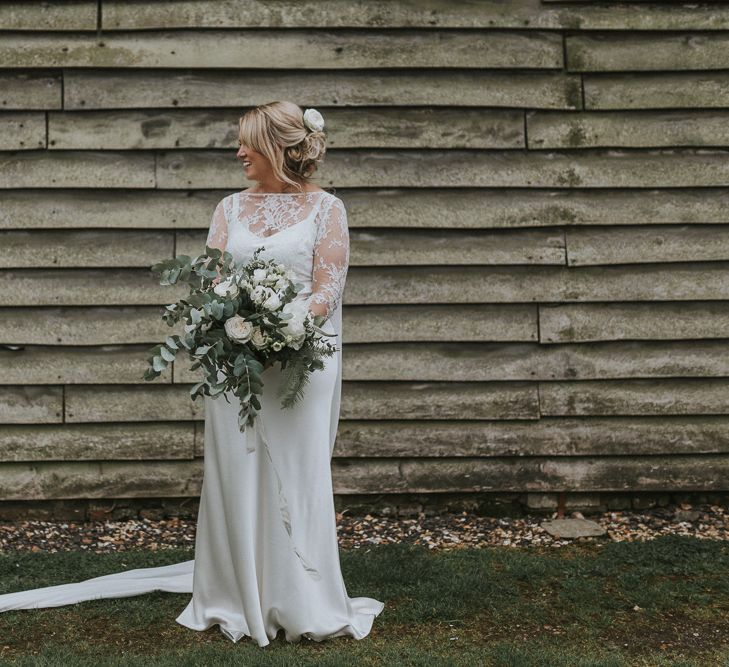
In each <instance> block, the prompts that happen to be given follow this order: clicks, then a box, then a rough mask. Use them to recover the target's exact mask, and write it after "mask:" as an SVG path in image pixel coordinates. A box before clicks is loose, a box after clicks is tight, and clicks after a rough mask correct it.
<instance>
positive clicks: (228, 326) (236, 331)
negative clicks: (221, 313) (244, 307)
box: [225, 315, 253, 343]
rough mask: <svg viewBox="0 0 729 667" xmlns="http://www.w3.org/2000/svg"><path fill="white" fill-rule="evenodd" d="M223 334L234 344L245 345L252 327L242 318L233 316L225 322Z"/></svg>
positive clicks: (249, 337)
mask: <svg viewBox="0 0 729 667" xmlns="http://www.w3.org/2000/svg"><path fill="white" fill-rule="evenodd" d="M225 333H227V334H228V338H230V339H231V340H234V341H235V342H236V343H247V342H248V341H249V340H250V339H251V335H252V334H253V325H252V324H251V323H250V322H248V321H247V320H246V319H245V318H244V317H241V316H240V315H233V317H231V318H229V319H227V320H226V321H225Z"/></svg>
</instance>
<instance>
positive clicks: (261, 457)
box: [0, 191, 384, 647]
mask: <svg viewBox="0 0 729 667" xmlns="http://www.w3.org/2000/svg"><path fill="white" fill-rule="evenodd" d="M207 244H208V245H210V246H214V247H218V248H225V249H226V250H228V252H230V253H231V254H232V255H233V258H234V260H235V261H236V262H237V263H241V262H246V261H248V260H249V259H250V258H251V256H252V255H253V251H254V250H255V249H256V248H258V247H259V246H264V247H265V251H264V252H262V253H261V256H262V257H263V258H267V257H275V258H276V259H277V260H279V261H280V262H282V263H284V264H286V265H288V266H289V267H291V269H292V270H293V271H294V273H295V276H296V281H297V282H300V283H303V284H304V289H303V291H302V292H301V293H300V294H299V296H300V297H301V298H306V299H307V301H308V302H309V303H310V304H314V303H316V304H323V306H324V308H325V309H326V314H327V316H328V319H327V321H326V322H325V324H324V326H323V328H324V329H325V330H327V328H328V331H329V332H330V333H336V334H337V337H336V338H333V339H330V340H332V341H334V342H336V344H337V347H338V348H339V350H338V352H337V354H335V355H334V356H331V357H327V358H326V360H325V367H324V369H323V370H319V371H315V372H314V373H312V375H311V380H310V382H309V384H308V385H307V386H306V390H305V395H304V398H303V399H302V400H301V401H300V402H299V403H297V404H296V405H295V406H294V407H293V408H291V409H287V410H284V409H283V408H281V407H280V401H279V399H278V398H277V397H276V389H277V387H278V381H279V379H280V366H279V365H275V366H272V367H270V368H267V369H266V370H265V371H264V372H263V375H262V379H263V382H264V389H263V396H262V400H261V411H260V413H259V414H258V415H257V417H256V420H255V424H254V426H247V427H246V431H245V432H244V433H241V432H240V430H239V427H238V405H237V399H236V397H235V396H234V395H233V394H232V393H229V394H228V397H229V398H230V402H227V401H226V400H225V398H224V397H223V396H221V397H219V398H217V399H211V398H210V397H207V396H206V397H205V398H204V401H205V458H204V475H203V483H202V493H201V498H200V509H199V515H198V525H197V536H196V541H195V558H194V560H188V561H184V562H181V563H176V564H174V565H168V566H162V567H150V568H138V569H135V570H129V571H124V572H118V573H114V574H109V575H105V576H101V577H95V578H93V579H87V580H86V581H82V582H78V583H71V584H61V585H58V586H48V587H44V588H37V589H33V590H26V591H20V592H16V593H8V594H5V595H0V612H2V611H10V610H16V609H34V608H39V607H57V606H61V605H67V604H72V603H76V602H82V601H85V600H94V599H100V598H119V597H129V596H133V595H140V594H143V593H150V592H152V591H168V592H173V593H192V598H191V599H190V601H189V603H188V604H187V606H186V607H185V609H184V610H183V611H182V613H181V614H180V615H179V616H178V617H177V618H176V619H175V620H176V621H177V622H178V623H180V624H181V625H184V626H186V627H188V628H192V629H194V630H206V629H208V628H210V627H212V626H214V625H216V624H219V625H220V629H221V631H222V633H223V634H224V635H225V636H226V637H227V638H229V639H230V640H232V641H234V642H237V641H238V640H240V639H241V638H243V637H245V636H249V637H251V638H252V639H253V640H255V641H256V642H257V643H258V645H259V646H262V647H263V646H266V645H267V644H269V643H270V641H271V640H272V639H274V638H275V637H276V635H277V633H278V631H279V630H280V629H283V630H284V632H285V638H286V640H287V641H289V642H297V641H300V640H301V638H302V637H306V638H309V639H313V640H316V641H323V640H324V639H327V638H330V637H336V636H340V635H349V636H351V637H354V638H355V639H362V638H363V637H365V636H367V635H368V634H369V632H370V630H371V628H372V624H373V622H374V618H375V616H377V615H379V614H380V612H381V611H382V610H383V609H384V603H382V602H379V601H378V600H375V599H373V598H368V597H355V598H350V597H349V596H348V595H347V590H346V587H345V584H344V580H343V578H342V573H341V568H340V561H339V545H338V542H337V533H336V517H335V511H334V498H333V490H332V476H331V467H330V463H331V456H332V452H333V449H334V441H335V437H336V432H337V422H338V420H339V406H340V395H341V384H342V354H341V340H342V304H341V296H342V291H343V289H344V284H345V277H346V273H347V269H348V262H349V233H348V228H347V216H346V210H345V208H344V204H343V203H342V201H341V199H339V198H338V197H336V196H335V195H333V194H331V193H329V192H324V191H317V192H304V193H249V192H245V191H243V192H237V193H234V194H231V195H228V196H227V197H224V198H223V199H222V200H221V201H220V202H219V203H218V205H217V207H216V209H215V212H214V214H213V218H212V222H211V224H210V230H209V233H208V237H207Z"/></svg>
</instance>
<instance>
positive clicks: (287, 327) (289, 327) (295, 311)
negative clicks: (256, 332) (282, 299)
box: [282, 301, 309, 350]
mask: <svg viewBox="0 0 729 667" xmlns="http://www.w3.org/2000/svg"><path fill="white" fill-rule="evenodd" d="M282 312H283V313H291V315H292V317H290V318H289V319H288V320H284V322H283V324H282V333H283V334H284V335H285V336H287V340H288V337H291V341H290V342H289V345H290V346H291V347H293V348H294V349H295V350H298V349H299V348H300V347H301V345H302V344H303V342H304V339H305V338H306V317H307V315H308V314H309V306H308V304H307V302H306V301H290V302H289V303H287V304H286V305H285V306H284V307H283V309H282Z"/></svg>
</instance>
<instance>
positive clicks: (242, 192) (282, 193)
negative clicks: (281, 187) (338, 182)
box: [238, 190, 330, 197]
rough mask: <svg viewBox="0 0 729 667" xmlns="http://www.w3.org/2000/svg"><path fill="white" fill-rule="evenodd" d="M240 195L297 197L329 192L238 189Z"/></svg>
mask: <svg viewBox="0 0 729 667" xmlns="http://www.w3.org/2000/svg"><path fill="white" fill-rule="evenodd" d="M238 194H240V195H292V196H296V197H299V196H301V195H316V194H330V193H329V192H327V191H326V190H310V191H308V192H246V191H245V190H240V191H239V192H238Z"/></svg>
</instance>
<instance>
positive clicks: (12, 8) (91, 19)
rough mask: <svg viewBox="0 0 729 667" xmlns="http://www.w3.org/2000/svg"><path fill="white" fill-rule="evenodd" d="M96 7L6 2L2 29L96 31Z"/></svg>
mask: <svg viewBox="0 0 729 667" xmlns="http://www.w3.org/2000/svg"><path fill="white" fill-rule="evenodd" d="M97 5H98V3H97V2H94V1H93V0H64V1H62V2H58V1H57V0H44V1H43V2H37V3H33V2H18V1H15V2H3V3H2V4H0V26H2V29H3V30H28V31H35V30H48V31H51V30H53V31H59V32H60V31H65V30H96V10H97Z"/></svg>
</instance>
